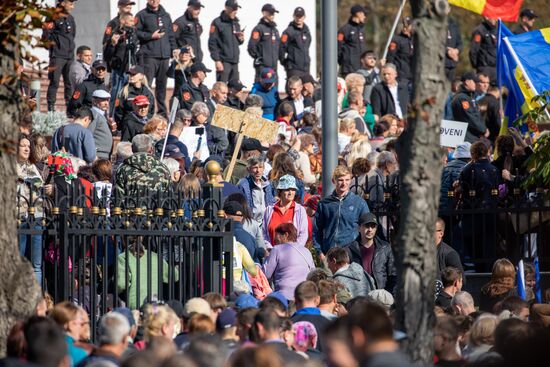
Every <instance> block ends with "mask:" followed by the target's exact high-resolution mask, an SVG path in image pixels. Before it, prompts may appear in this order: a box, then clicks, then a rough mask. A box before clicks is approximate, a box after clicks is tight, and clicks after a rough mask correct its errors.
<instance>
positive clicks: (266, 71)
mask: <svg viewBox="0 0 550 367" xmlns="http://www.w3.org/2000/svg"><path fill="white" fill-rule="evenodd" d="M260 81H261V82H262V83H263V84H271V83H275V82H276V81H277V73H275V70H273V69H272V68H263V69H262V72H261V74H260Z"/></svg>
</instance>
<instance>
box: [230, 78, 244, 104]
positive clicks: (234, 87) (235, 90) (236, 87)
mask: <svg viewBox="0 0 550 367" xmlns="http://www.w3.org/2000/svg"><path fill="white" fill-rule="evenodd" d="M227 87H228V88H229V90H228V93H227V105H228V106H229V107H233V108H235V109H237V110H241V111H244V102H243V101H242V99H243V93H242V91H243V89H246V87H245V86H244V85H243V83H241V81H240V80H237V79H231V80H230V81H229V83H227Z"/></svg>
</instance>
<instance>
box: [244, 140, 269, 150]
mask: <svg viewBox="0 0 550 367" xmlns="http://www.w3.org/2000/svg"><path fill="white" fill-rule="evenodd" d="M241 150H244V151H245V152H249V151H251V150H258V151H260V152H261V151H265V150H267V148H266V147H264V146H263V145H262V143H260V141H259V140H258V139H253V138H248V139H244V140H243V143H242V145H241Z"/></svg>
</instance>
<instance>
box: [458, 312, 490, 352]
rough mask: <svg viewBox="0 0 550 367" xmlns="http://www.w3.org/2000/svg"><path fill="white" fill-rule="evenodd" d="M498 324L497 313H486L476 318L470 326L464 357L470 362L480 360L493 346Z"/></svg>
mask: <svg viewBox="0 0 550 367" xmlns="http://www.w3.org/2000/svg"><path fill="white" fill-rule="evenodd" d="M497 325H498V318H497V317H496V316H495V315H491V314H488V313H484V314H482V315H480V316H479V317H478V318H477V319H476V321H475V322H474V324H473V325H472V327H471V328H470V333H469V336H468V345H467V346H466V348H465V349H464V352H463V355H464V357H465V358H466V359H467V360H468V361H469V362H474V361H476V360H479V359H480V357H481V356H482V355H483V354H484V353H486V352H488V351H489V350H490V349H491V348H492V347H493V344H494V343H495V338H494V333H495V329H496V328H497Z"/></svg>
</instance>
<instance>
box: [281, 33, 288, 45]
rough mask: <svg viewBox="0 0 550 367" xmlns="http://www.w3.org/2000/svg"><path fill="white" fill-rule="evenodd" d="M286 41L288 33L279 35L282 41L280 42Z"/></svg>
mask: <svg viewBox="0 0 550 367" xmlns="http://www.w3.org/2000/svg"><path fill="white" fill-rule="evenodd" d="M286 41H288V35H287V34H283V36H282V37H281V42H282V43H286Z"/></svg>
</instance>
